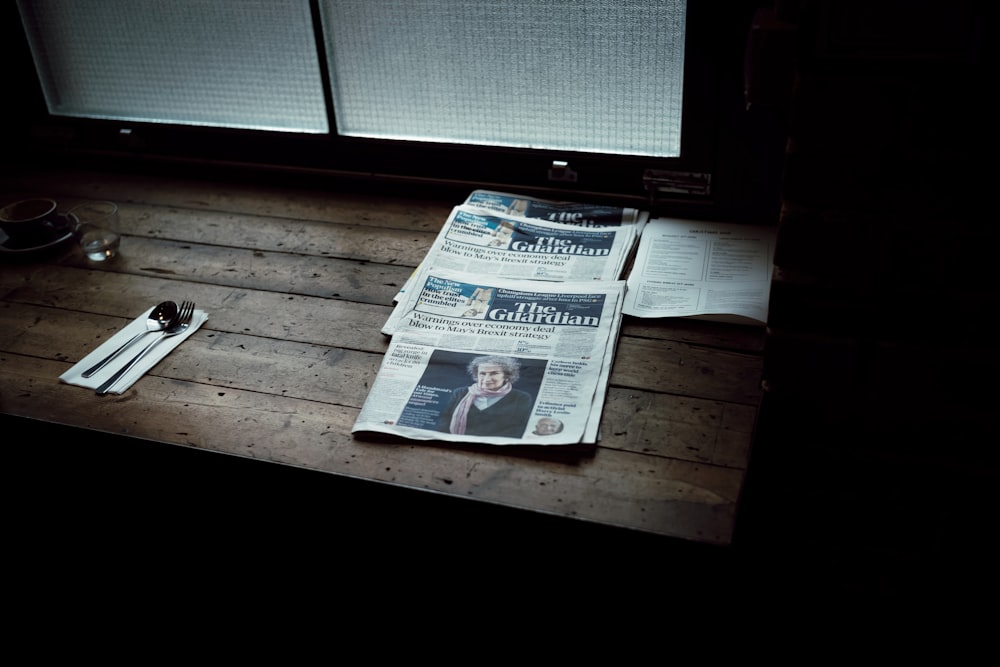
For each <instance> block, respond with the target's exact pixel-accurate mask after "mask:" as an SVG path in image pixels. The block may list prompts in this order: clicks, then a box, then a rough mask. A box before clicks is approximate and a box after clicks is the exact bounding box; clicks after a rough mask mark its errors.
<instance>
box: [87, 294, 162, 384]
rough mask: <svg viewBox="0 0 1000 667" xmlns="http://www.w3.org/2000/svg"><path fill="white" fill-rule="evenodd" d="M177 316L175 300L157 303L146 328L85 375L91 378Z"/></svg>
mask: <svg viewBox="0 0 1000 667" xmlns="http://www.w3.org/2000/svg"><path fill="white" fill-rule="evenodd" d="M176 317H177V304H176V303H174V302H173V301H164V302H163V303H160V304H157V305H156V307H155V308H153V310H152V311H150V313H149V317H148V318H146V330H145V331H140V332H139V333H137V334H136V335H134V336H132V337H131V338H129V339H128V341H126V343H125V344H124V345H122V346H121V347H119V348H118V349H117V350H115V351H114V352H112V353H111V354H109V355H108V356H106V357H104V358H103V359H101V360H100V361H99V362H97V363H96V364H94V365H93V366H91V367H90V368H88V369H87V370H85V371H84V372H83V377H85V378H89V377H90V376H91V375H93V374H94V373H96V372H97V371H99V370H101V369H102V368H104V367H105V366H107V365H108V362H110V361H111V360H112V359H114V358H115V357H117V356H118V355H119V354H121V353H122V352H124V351H125V348H127V347H128V346H130V345H131V344H132V343H134V342H136V341H137V340H139V339H140V338H142V337H143V336H145V335H146V334H148V333H152V332H154V331H163V330H164V329H166V328H167V327H168V326H170V324H171V323H172V322H173V321H174V319H175V318H176Z"/></svg>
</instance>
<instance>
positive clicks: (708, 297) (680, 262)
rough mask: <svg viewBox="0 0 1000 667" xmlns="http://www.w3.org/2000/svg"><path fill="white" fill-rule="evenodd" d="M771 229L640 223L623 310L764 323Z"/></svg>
mask: <svg viewBox="0 0 1000 667" xmlns="http://www.w3.org/2000/svg"><path fill="white" fill-rule="evenodd" d="M775 237H776V233H775V230H774V229H773V228H770V227H763V226H753V225H743V224H737V223H720V222H704V221H698V220H683V219H677V218H654V219H652V220H649V221H648V222H647V224H646V225H645V226H644V227H643V232H642V237H641V238H640V239H639V243H638V248H637V250H636V254H635V262H634V264H633V266H632V268H631V271H630V272H629V275H628V278H627V283H628V290H627V293H626V297H625V305H624V307H623V309H622V312H623V313H624V314H626V315H634V316H636V317H696V318H700V319H712V320H720V321H727V322H737V323H743V324H766V323H767V312H768V301H769V298H770V294H771V275H772V272H773V268H774V246H775Z"/></svg>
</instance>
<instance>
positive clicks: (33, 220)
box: [0, 199, 71, 250]
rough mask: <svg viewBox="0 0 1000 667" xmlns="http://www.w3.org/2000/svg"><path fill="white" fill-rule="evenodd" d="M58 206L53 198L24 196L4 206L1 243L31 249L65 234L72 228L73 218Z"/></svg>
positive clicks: (0, 216) (2, 209) (0, 226)
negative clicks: (71, 220) (58, 210)
mask: <svg viewBox="0 0 1000 667" xmlns="http://www.w3.org/2000/svg"><path fill="white" fill-rule="evenodd" d="M56 208H57V205H56V202H55V200H53V199H23V200H21V201H17V202H14V203H12V204H7V205H6V206H4V207H3V208H0V245H3V246H4V248H6V249H12V250H21V249H29V248H35V247H39V246H44V245H46V244H49V243H52V242H54V241H56V240H57V239H59V238H60V237H62V236H65V235H66V234H67V232H68V231H69V230H70V229H71V224H70V220H69V219H68V218H67V217H66V216H64V215H62V214H60V213H58V212H57V211H56Z"/></svg>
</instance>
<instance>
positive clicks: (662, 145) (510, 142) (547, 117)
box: [320, 0, 687, 157]
mask: <svg viewBox="0 0 1000 667" xmlns="http://www.w3.org/2000/svg"><path fill="white" fill-rule="evenodd" d="M320 7H321V14H322V18H323V28H324V34H325V39H326V49H327V59H328V63H329V67H330V75H331V82H332V93H333V99H334V106H335V109H336V119H337V120H336V122H337V129H338V131H339V132H340V133H341V134H344V135H349V136H362V137H375V138H384V139H406V140H416V141H435V142H446V143H460V144H480V145H482V144H486V145H498V146H512V147H527V148H542V149H562V150H572V151H586V152H597V153H612V154H629V155H647V156H656V157H676V156H678V155H679V154H680V143H681V110H682V107H683V84H684V35H685V30H684V29H685V17H686V10H687V4H686V2H685V0H659V1H656V0H654V1H652V2H650V1H645V2H640V1H635V0H503V1H502V2H498V1H497V0H471V1H470V0H320Z"/></svg>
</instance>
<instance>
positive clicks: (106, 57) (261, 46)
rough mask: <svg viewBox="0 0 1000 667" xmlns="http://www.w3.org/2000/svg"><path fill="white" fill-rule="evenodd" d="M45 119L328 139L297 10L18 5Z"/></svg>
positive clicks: (164, 3)
mask: <svg viewBox="0 0 1000 667" xmlns="http://www.w3.org/2000/svg"><path fill="white" fill-rule="evenodd" d="M18 7H19V9H20V13H21V17H22V20H23V21H24V24H25V29H26V33H27V35H28V42H29V45H30V47H31V50H32V55H33V57H34V59H35V63H36V66H37V69H38V73H39V76H40V79H41V83H42V89H43V92H44V94H45V99H46V103H47V105H48V108H49V112H50V113H53V114H57V115H64V116H77V117H87V118H106V119H119V120H131V121H144V122H159V123H178V124H186V125H206V126H215V127H232V128H246V129H258V130H277V131H295V132H306V133H324V132H328V131H329V124H328V122H327V113H326V106H325V103H324V95H323V80H322V74H321V70H320V65H319V56H318V53H317V47H316V40H315V35H314V32H313V24H312V17H311V12H310V9H309V2H308V0H239V1H238V2H236V1H215V2H211V1H209V2H206V1H204V0H87V1H85V2H81V1H80V0H18Z"/></svg>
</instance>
